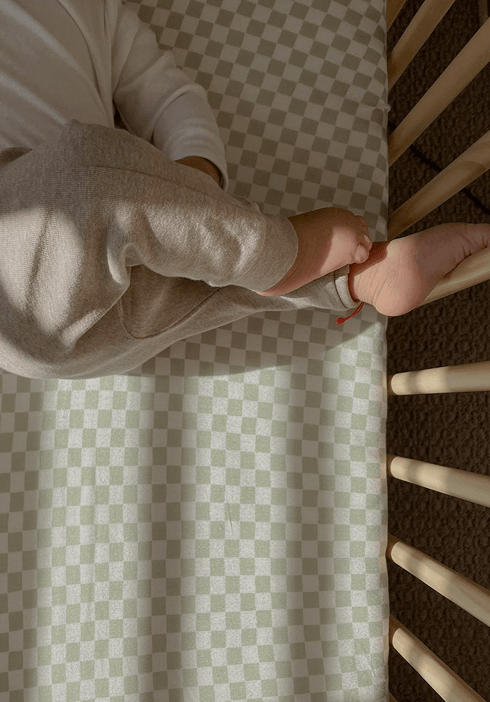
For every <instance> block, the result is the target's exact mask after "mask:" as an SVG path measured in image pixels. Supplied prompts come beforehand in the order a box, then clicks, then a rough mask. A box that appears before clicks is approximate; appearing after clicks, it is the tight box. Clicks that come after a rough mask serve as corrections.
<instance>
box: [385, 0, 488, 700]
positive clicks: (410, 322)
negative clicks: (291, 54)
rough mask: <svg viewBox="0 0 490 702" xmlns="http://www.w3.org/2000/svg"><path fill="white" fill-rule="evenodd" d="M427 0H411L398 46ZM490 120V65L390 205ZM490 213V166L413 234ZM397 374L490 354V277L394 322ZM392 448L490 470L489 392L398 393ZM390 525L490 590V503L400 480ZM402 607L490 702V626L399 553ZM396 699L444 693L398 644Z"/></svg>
mask: <svg viewBox="0 0 490 702" xmlns="http://www.w3.org/2000/svg"><path fill="white" fill-rule="evenodd" d="M421 4H422V0H408V2H407V4H406V6H405V7H404V9H403V10H402V12H401V14H400V15H399V16H398V18H397V20H396V22H395V24H394V25H393V28H392V30H391V31H390V35H389V39H388V51H390V50H391V49H392V48H393V45H394V42H395V39H396V38H398V37H400V36H401V34H402V32H403V31H404V29H405V28H406V26H407V25H408V22H409V21H410V19H411V18H412V17H413V16H414V15H415V13H416V11H417V10H418V8H419V7H420V5H421ZM479 27H480V25H479V14H478V0H456V2H455V3H454V5H453V7H452V8H451V9H450V10H449V11H448V13H447V14H446V16H445V17H444V19H443V21H442V23H441V24H440V25H439V27H438V29H437V30H436V32H435V34H433V36H432V38H431V39H430V40H429V42H428V43H427V44H426V46H424V47H423V48H422V49H421V51H420V52H419V54H418V55H417V57H416V58H415V60H414V62H413V65H412V67H410V68H409V69H407V71H406V73H405V74H403V76H402V77H401V78H400V80H399V81H398V83H397V84H396V85H395V87H394V88H393V90H392V93H391V94H390V105H391V111H390V113H389V116H388V117H389V122H390V131H392V130H393V128H394V127H395V126H397V125H398V124H399V123H400V122H401V120H402V119H403V118H404V117H405V115H406V114H407V113H408V112H409V110H410V109H411V107H412V106H413V105H414V104H415V103H416V101H417V99H418V98H419V97H420V96H421V95H423V94H424V92H425V91H426V90H427V88H428V87H430V85H432V83H433V82H434V81H435V80H436V79H437V77H438V76H439V75H440V73H441V72H442V71H443V70H444V69H445V68H446V66H447V65H448V64H449V63H450V62H451V61H452V60H453V58H454V57H455V56H456V54H457V53H458V52H459V51H460V50H461V49H462V48H463V46H464V45H465V44H466V43H467V42H468V40H469V39H470V38H471V37H472V36H473V35H474V34H475V32H476V31H478V29H479ZM489 129H490V66H487V67H486V68H485V69H484V70H483V71H482V72H481V73H480V74H479V76H477V78H475V79H474V80H473V81H472V83H470V85H469V86H468V87H467V88H466V89H465V90H464V91H463V92H462V93H461V94H460V95H459V97H458V98H457V99H456V101H455V102H454V103H453V104H452V105H451V106H450V107H449V108H447V110H445V112H443V113H442V115H441V116H440V117H439V118H438V119H437V120H436V121H435V122H434V123H433V125H432V126H431V127H430V128H429V129H428V130H427V131H426V132H425V134H423V135H422V136H421V137H419V139H418V140H417V141H416V142H415V144H414V145H413V147H411V149H410V150H409V151H407V152H406V153H405V154H404V155H403V156H402V157H400V159H399V160H398V161H397V162H396V163H395V164H394V165H393V167H392V169H391V171H390V212H392V211H393V210H394V209H396V208H397V207H398V206H399V205H400V204H401V203H402V202H404V201H405V200H406V199H408V197H409V196H410V195H411V194H413V193H414V192H415V191H417V190H418V189H419V188H420V187H422V186H423V185H424V184H425V183H427V182H428V181H429V180H430V179H431V178H433V177H434V176H435V175H436V174H437V173H438V172H439V171H440V170H441V169H442V168H444V167H445V166H446V165H447V164H448V163H450V162H451V161H452V160H453V159H454V158H455V157H456V156H458V155H459V154H460V153H462V152H463V151H464V150H465V149H466V148H468V146H470V145H471V144H472V143H473V142H474V141H476V140H477V139H479V138H480V137H481V136H482V135H483V134H485V132H487V131H488V130H489ZM458 221H467V222H490V171H488V172H487V173H486V174H484V175H483V176H482V177H481V178H480V179H478V180H477V181H474V182H473V183H471V184H470V185H469V186H468V187H467V188H466V189H465V191H464V192H462V193H459V194H458V195H456V196H454V197H453V198H451V199H450V200H448V201H447V202H446V203H444V204H443V205H442V206H441V207H439V208H438V209H437V210H435V211H434V212H433V213H431V214H430V215H429V216H427V217H426V218H425V219H424V220H422V221H421V222H419V223H418V224H417V225H415V226H414V227H412V228H411V229H409V230H407V231H406V232H405V233H404V234H403V236H405V235H406V234H411V233H414V232H416V231H421V230H422V229H426V228H428V227H430V226H434V225H435V224H441V223H443V222H458ZM387 338H388V374H392V373H395V372H401V371H407V370H418V369H423V368H431V367H435V366H446V365H455V364H460V363H470V362H477V361H487V360H489V359H490V281H489V282H486V283H482V284H480V285H477V286H475V287H473V288H470V289H469V290H466V291H463V292H460V293H457V294H455V295H451V296H450V297H448V298H446V299H444V300H439V301H437V302H434V303H432V304H430V305H427V306H424V307H422V308H420V309H418V310H414V311H413V312H410V313H409V314H407V315H404V316H403V317H397V318H391V319H390V321H389V324H388V332H387ZM387 451H388V453H393V454H395V455H399V456H406V457H409V458H416V459H419V460H423V461H429V462H431V463H437V464H441V465H447V466H451V467H452V468H459V469H462V470H467V471H472V472H475V473H484V474H486V475H490V392H478V393H455V394H446V395H444V394H438V395H427V396H423V395H420V396H414V397H394V398H389V404H388V423H387ZM388 500H389V531H390V533H392V534H393V535H395V536H397V537H398V538H400V539H402V540H403V541H405V542H406V543H408V544H410V545H412V546H414V547H416V548H418V549H420V550H421V551H423V552H424V553H427V554H428V555H430V556H432V557H433V558H436V559H437V560H438V561H440V562H441V563H443V564H444V565H446V566H448V567H449V568H452V569H453V570H456V571H458V572H460V573H462V574H463V575H465V576H466V577H468V578H471V579H472V580H474V581H475V582H477V583H478V584H480V585H483V586H484V587H486V588H490V509H487V508H485V507H481V506H478V505H473V504H471V503H466V502H464V501H463V500H459V499H457V498H454V497H447V496H445V495H440V494H437V493H435V492H431V491H429V490H426V489H425V488H421V487H417V486H413V485H409V484H408V483H403V482H401V481H397V480H394V479H392V478H389V483H388ZM388 572H389V581H390V607H391V613H392V614H393V616H395V617H396V618H397V619H398V620H399V621H400V622H401V623H402V624H404V625H405V626H407V628H409V629H410V630H411V631H412V632H413V633H414V634H415V635H416V636H417V637H418V638H419V639H421V640H422V641H423V642H424V643H425V644H426V645H427V646H428V647H429V648H430V649H431V650H432V651H434V653H435V654H436V655H437V656H439V657H440V658H441V659H442V660H443V661H444V662H445V663H446V664H447V665H449V666H450V667H451V668H452V669H453V670H454V671H455V672H456V673H457V674H458V675H459V676H461V677H462V678H463V680H465V681H466V682H467V683H468V684H469V685H470V686H471V687H472V688H473V689H474V690H475V691H476V692H477V693H478V694H479V695H481V696H482V697H483V698H484V699H485V700H488V701H489V702H490V628H489V627H487V626H485V625H484V624H483V623H481V622H480V621H479V620H477V619H475V618H474V617H472V616H471V615H470V614H467V613H466V612H465V611H464V610H462V609H460V608H459V607H458V606H457V605H455V604H453V603H451V602H449V601H448V600H445V599H444V598H443V597H442V596H440V595H438V594H437V593H436V592H434V591H433V590H432V589H431V588H429V587H427V586H426V585H424V584H422V583H421V582H419V581H418V580H417V579H416V578H414V577H413V576H412V575H410V574H408V573H406V572H405V571H403V570H402V569H401V568H399V567H398V566H396V565H394V564H392V563H391V562H389V564H388ZM389 672H390V690H391V692H392V693H393V695H394V696H395V698H396V699H397V702H432V701H433V700H434V702H436V701H437V702H438V701H439V700H440V699H441V698H440V697H439V696H438V695H437V694H436V693H435V692H433V691H432V690H431V688H430V687H429V686H428V684H427V683H426V682H425V681H424V680H423V679H422V678H421V677H420V675H418V673H416V672H415V671H414V670H413V669H412V668H411V667H410V666H409V665H408V664H407V663H405V661H404V660H403V659H402V658H401V656H400V655H399V654H398V653H396V652H395V651H394V650H393V649H391V651H390V663H389Z"/></svg>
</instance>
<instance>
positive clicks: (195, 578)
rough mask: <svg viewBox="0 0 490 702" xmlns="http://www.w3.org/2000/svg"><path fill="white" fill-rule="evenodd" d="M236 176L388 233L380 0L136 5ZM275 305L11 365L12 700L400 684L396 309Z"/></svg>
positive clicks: (310, 698)
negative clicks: (390, 441)
mask: <svg viewBox="0 0 490 702" xmlns="http://www.w3.org/2000/svg"><path fill="white" fill-rule="evenodd" d="M127 4H128V6H129V7H131V8H133V9H134V10H135V11H136V12H138V13H139V16H140V18H141V19H142V20H144V21H145V22H148V23H149V24H150V26H151V27H152V28H153V29H154V31H155V32H156V35H157V38H158V40H159V42H160V44H161V46H162V47H164V48H170V47H172V48H173V49H174V55H175V57H176V59H177V64H178V65H180V66H182V67H183V68H184V69H185V70H186V72H188V74H189V75H191V76H192V77H193V78H194V79H195V80H196V81H197V82H199V83H200V84H202V85H203V86H204V87H205V88H206V90H207V93H208V96H209V101H210V104H211V106H212V107H213V109H214V110H215V113H216V116H217V119H218V124H219V127H220V131H221V134H222V137H223V141H224V142H225V144H226V145H227V159H228V163H229V170H230V180H231V185H230V189H229V192H230V193H231V194H234V195H236V196H239V197H245V198H247V199H250V200H253V201H255V202H257V203H259V205H260V206H261V207H262V209H263V210H264V211H265V212H267V213H269V214H283V215H291V214H294V213H298V212H303V211H306V210H310V209H315V208H318V207H322V206H338V207H345V208H348V209H351V210H352V211H354V212H355V213H356V214H363V215H364V216H365V217H366V219H367V221H368V224H369V227H370V231H371V234H372V236H373V238H374V239H376V240H382V239H386V212H387V149H386V116H387V111H388V107H387V89H386V57H385V34H386V30H385V20H384V0H369V2H367V1H366V0H142V2H141V3H140V2H128V3H127ZM338 316H339V314H338V313H335V312H332V313H329V312H325V311H319V310H313V309H312V310H302V311H299V312H288V313H262V314H256V315H254V316H252V317H249V318H247V319H244V320H241V321H239V322H236V323H233V324H230V325H228V326H226V327H222V328H220V329H218V330H216V331H212V332H208V333H206V334H202V335H200V336H198V337H193V338H192V339H188V340H186V341H182V342H180V343H178V344H175V345H174V346H172V347H171V348H170V349H167V350H166V351H164V352H162V353H160V354H159V355H158V356H156V357H155V358H154V359H151V360H150V361H148V362H147V363H145V364H144V365H143V366H142V367H141V368H139V369H136V370H135V371H133V372H132V373H130V374H128V375H124V376H116V377H104V378H100V379H90V380H59V381H56V380H48V381H41V380H29V379H26V378H21V377H17V376H14V375H11V374H9V373H6V372H2V373H1V374H0V391H1V415H0V501H1V516H0V521H1V524H2V529H1V533H0V545H1V550H0V553H1V555H0V563H1V568H0V641H1V646H0V702H7V700H8V701H9V702H20V701H21V700H22V702H31V701H34V700H36V701H37V700H39V701H40V702H52V701H53V702H54V701H57V702H72V701H73V702H74V701H78V700H107V701H110V702H123V701H124V702H136V701H138V702H150V700H151V702H160V701H161V702H230V701H232V700H246V701H247V702H272V701H273V702H326V701H327V700H328V702H375V701H378V700H387V699H388V692H387V660H388V641H387V636H388V592H387V575H386V568H385V560H384V553H385V548H386V530H387V507H386V485H385V419H386V409H387V399H386V387H385V362H386V347H385V326H386V320H385V319H384V318H383V317H381V316H380V315H379V314H378V313H377V312H376V311H375V310H374V309H373V308H372V307H370V306H365V307H364V309H363V310H362V312H361V314H359V315H358V316H357V317H354V318H353V319H351V320H349V321H348V322H346V323H345V325H343V326H338V325H337V324H336V319H337V317H338Z"/></svg>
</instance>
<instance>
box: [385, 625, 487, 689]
mask: <svg viewBox="0 0 490 702" xmlns="http://www.w3.org/2000/svg"><path fill="white" fill-rule="evenodd" d="M390 643H391V644H392V646H393V648H394V649H395V650H396V651H398V653H399V654H400V655H401V656H402V657H403V658H404V659H405V660H406V661H407V663H409V664H410V665H411V666H412V668H414V669H415V670H416V671H417V673H419V675H421V676H422V677H423V678H424V680H426V681H427V682H428V683H429V685H430V686H431V687H432V689H433V690H435V691H436V692H437V694H438V695H440V696H441V697H442V698H443V699H444V700H446V702H485V700H484V699H483V697H480V695H478V694H477V693H476V692H475V691H474V690H473V689H472V688H471V687H470V686H469V685H468V684H467V683H465V682H464V680H462V679H461V678H460V677H459V675H456V673H455V672H454V671H453V670H451V668H450V667H449V666H448V665H446V664H445V663H443V661H441V659H440V658H438V657H437V656H436V655H435V653H432V651H431V650H430V649H429V648H427V646H426V645H425V644H423V643H422V641H420V639H418V638H417V637H416V636H414V635H413V634H412V632H411V631H409V630H408V629H407V628H406V627H404V626H403V624H400V622H399V621H398V620H397V619H395V617H393V616H390Z"/></svg>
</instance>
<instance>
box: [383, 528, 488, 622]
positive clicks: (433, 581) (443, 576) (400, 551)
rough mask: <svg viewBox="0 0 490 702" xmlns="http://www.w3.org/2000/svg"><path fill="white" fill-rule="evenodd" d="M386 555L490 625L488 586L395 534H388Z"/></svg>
mask: <svg viewBox="0 0 490 702" xmlns="http://www.w3.org/2000/svg"><path fill="white" fill-rule="evenodd" d="M386 557H387V558H389V559H390V560H391V561H393V563H396V564H397V565H398V566H400V568H403V570H406V571H407V572H408V573H411V574H412V575H414V576H415V577H416V578H418V579H419V580H421V581H422V582H423V583H425V584H426V585H428V586H429V587H431V588H432V589H433V590H435V591H436V592H438V593H439V594H440V595H442V596H443V597H445V598H446V599H447V600H450V601H451V602H454V604H457V605H458V607H461V609H464V610H465V612H468V614H471V615H472V616H473V617H475V618H476V619H478V620H479V621H481V622H483V623H484V624H486V625H487V626H490V591H489V590H487V589H486V588H484V587H482V586H481V585H477V584H476V583H475V582H473V580H470V579H469V578H465V577H464V576H463V575H460V574H459V573H457V572H456V571H455V570H452V568H448V567H447V566H445V565H443V564H442V563H439V561H436V560H435V559H434V558H431V557H430V556H427V554H425V553H423V552H422V551H419V550H418V549H416V548H413V547H412V546H409V545H408V544H406V543H404V542H403V541H401V540H400V539H398V538H397V537H396V536H392V535H391V534H389V535H388V547H387V550H386Z"/></svg>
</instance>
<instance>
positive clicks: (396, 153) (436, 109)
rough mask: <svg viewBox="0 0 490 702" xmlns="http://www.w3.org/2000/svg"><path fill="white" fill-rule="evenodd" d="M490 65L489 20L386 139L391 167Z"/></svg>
mask: <svg viewBox="0 0 490 702" xmlns="http://www.w3.org/2000/svg"><path fill="white" fill-rule="evenodd" d="M489 61H490V19H488V20H487V21H486V22H485V24H484V25H483V26H482V27H480V29H479V30H478V31H477V32H476V34H475V35H474V36H473V37H472V39H471V40H470V41H469V42H468V43H467V44H466V46H465V47H464V48H463V49H462V50H461V51H460V52H459V54H458V55H457V56H456V58H455V59H454V60H453V61H452V62H451V63H450V64H449V66H448V67H447V68H446V70H445V71H444V72H443V73H442V74H441V75H440V76H439V78H438V79H437V80H436V82H435V83H434V84H433V85H432V86H431V87H430V88H429V90H428V91H427V92H426V93H425V95H424V96H423V97H422V98H421V99H420V100H419V101H418V103H417V104H416V105H415V107H413V108H412V110H411V111H410V112H409V113H408V115H407V116H406V117H405V119H404V120H403V121H402V122H401V123H400V124H399V126H398V127H397V128H396V129H395V131H394V132H393V133H392V134H391V136H390V138H389V139H388V161H389V164H390V166H391V165H393V163H395V161H396V160H397V159H398V158H399V157H400V156H401V155H402V154H403V153H404V152H405V151H406V149H408V147H409V146H410V145H411V144H413V142H414V141H415V140H416V139H417V138H418V137H419V136H420V135H421V134H422V132H424V131H425V130H426V129H427V127H428V126H429V125H430V124H432V122H433V121H434V120H435V119H436V118H437V117H438V116H439V115H440V114H441V112H442V111H443V110H445V109H446V107H447V106H448V105H450V104H451V102H452V101H453V100H454V99H455V98H456V97H457V96H458V95H459V93H460V92H461V91H462V90H463V89H464V88H466V86H467V85H468V83H470V82H471V81H472V80H473V78H475V76H477V75H478V73H480V71H481V70H482V69H483V68H484V67H485V66H486V65H487V63H488V62H489Z"/></svg>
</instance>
